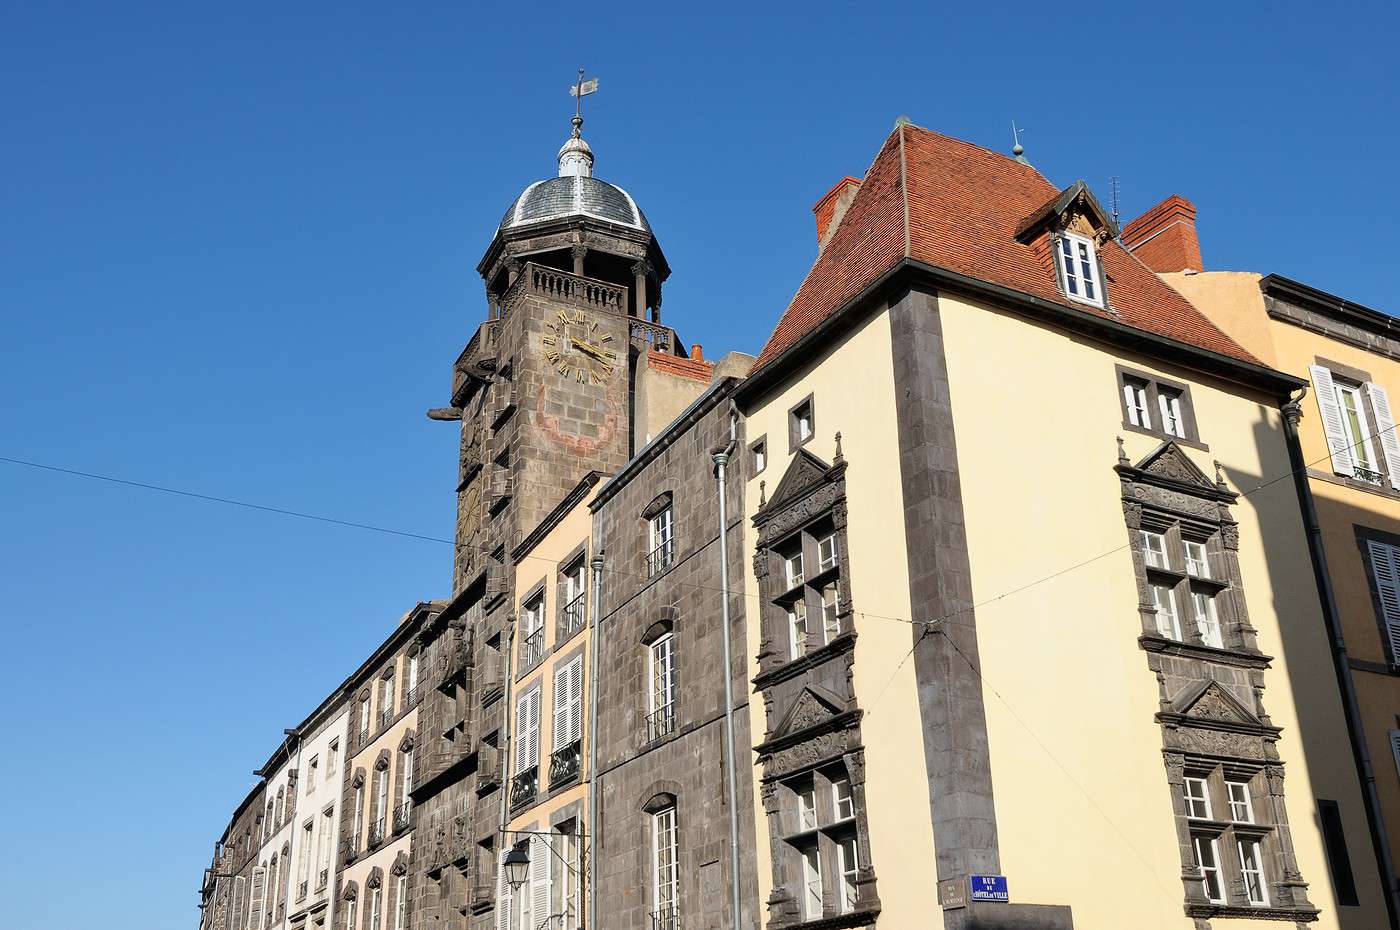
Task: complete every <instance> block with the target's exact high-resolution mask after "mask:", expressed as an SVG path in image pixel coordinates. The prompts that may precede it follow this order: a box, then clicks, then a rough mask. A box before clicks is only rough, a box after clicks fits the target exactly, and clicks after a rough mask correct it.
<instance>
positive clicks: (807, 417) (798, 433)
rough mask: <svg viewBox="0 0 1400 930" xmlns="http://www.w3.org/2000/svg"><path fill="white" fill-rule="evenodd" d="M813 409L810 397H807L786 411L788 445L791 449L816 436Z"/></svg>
mask: <svg viewBox="0 0 1400 930" xmlns="http://www.w3.org/2000/svg"><path fill="white" fill-rule="evenodd" d="M813 409H814V408H813V406H812V397H811V395H808V396H807V398H806V399H805V400H803V401H802V402H801V403H799V404H797V405H796V406H794V407H793V408H792V409H791V410H789V411H788V445H789V446H790V447H791V448H793V449H796V448H797V447H799V446H802V445H805V444H806V443H807V442H808V441H809V440H811V438H812V437H813V436H815V435H816V429H817V424H816V417H815V415H814V413H813Z"/></svg>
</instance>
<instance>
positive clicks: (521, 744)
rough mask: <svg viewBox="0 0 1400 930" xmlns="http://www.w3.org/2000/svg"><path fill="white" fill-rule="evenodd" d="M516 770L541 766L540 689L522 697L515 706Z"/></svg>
mask: <svg viewBox="0 0 1400 930" xmlns="http://www.w3.org/2000/svg"><path fill="white" fill-rule="evenodd" d="M515 720H516V724H515V770H516V771H517V772H524V771H525V770H526V769H528V768H531V767H533V766H536V765H539V762H540V689H539V688H535V689H534V690H532V691H528V692H526V693H525V694H522V695H521V696H520V700H519V701H518V702H517V703H516V705H515Z"/></svg>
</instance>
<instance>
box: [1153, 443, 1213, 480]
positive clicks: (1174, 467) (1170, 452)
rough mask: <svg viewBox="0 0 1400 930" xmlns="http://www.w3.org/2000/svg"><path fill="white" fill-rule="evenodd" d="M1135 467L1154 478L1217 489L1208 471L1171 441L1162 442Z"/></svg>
mask: <svg viewBox="0 0 1400 930" xmlns="http://www.w3.org/2000/svg"><path fill="white" fill-rule="evenodd" d="M1134 467H1135V468H1136V469H1137V470H1138V471H1140V472H1142V473H1144V474H1147V475H1152V476H1153V477H1154V478H1161V479H1163V480H1165V481H1171V482H1174V483H1176V484H1184V485H1188V486H1190V487H1192V488H1203V489H1205V490H1208V491H1215V490H1217V489H1216V486H1215V482H1213V481H1211V480H1210V479H1209V478H1207V477H1206V473H1205V472H1203V471H1201V469H1200V468H1199V467H1197V465H1196V463H1195V462H1193V461H1191V458H1190V457H1189V456H1188V455H1187V454H1186V453H1185V452H1184V451H1183V450H1182V448H1181V447H1180V446H1178V445H1177V444H1176V443H1174V442H1171V441H1167V442H1164V443H1162V444H1161V445H1160V446H1158V447H1157V448H1156V449H1154V450H1153V451H1152V452H1151V453H1149V454H1148V456H1147V458H1145V459H1143V460H1142V461H1141V462H1138V463H1137V465H1136V466H1134Z"/></svg>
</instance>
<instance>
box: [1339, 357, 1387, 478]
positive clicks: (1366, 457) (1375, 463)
mask: <svg viewBox="0 0 1400 930" xmlns="http://www.w3.org/2000/svg"><path fill="white" fill-rule="evenodd" d="M1332 389H1333V391H1335V392H1336V396H1337V407H1338V409H1339V410H1340V411H1341V419H1342V432H1343V434H1344V435H1345V436H1346V440H1347V448H1348V449H1349V450H1350V452H1351V462H1352V467H1353V468H1356V467H1360V468H1364V469H1366V470H1367V471H1375V472H1378V471H1380V463H1379V460H1378V459H1377V458H1376V447H1375V445H1374V444H1373V443H1372V441H1371V438H1372V437H1371V426H1370V423H1369V422H1368V421H1367V419H1366V398H1365V397H1364V396H1363V395H1362V393H1361V388H1359V387H1355V386H1354V385H1350V384H1344V383H1342V382H1340V381H1336V380H1334V381H1333V382H1332Z"/></svg>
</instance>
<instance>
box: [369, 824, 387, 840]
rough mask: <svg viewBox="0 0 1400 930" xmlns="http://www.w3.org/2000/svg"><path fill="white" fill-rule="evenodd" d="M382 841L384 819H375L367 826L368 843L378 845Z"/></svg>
mask: <svg viewBox="0 0 1400 930" xmlns="http://www.w3.org/2000/svg"><path fill="white" fill-rule="evenodd" d="M382 842H384V821H383V820H382V819H380V820H376V821H375V822H374V823H372V824H370V826H369V845H371V846H378V845H379V844H380V843H382Z"/></svg>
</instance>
